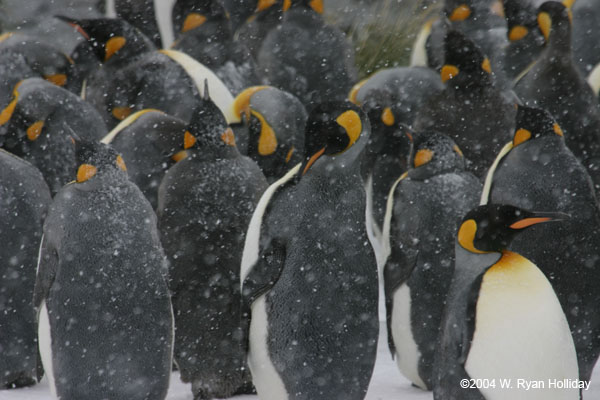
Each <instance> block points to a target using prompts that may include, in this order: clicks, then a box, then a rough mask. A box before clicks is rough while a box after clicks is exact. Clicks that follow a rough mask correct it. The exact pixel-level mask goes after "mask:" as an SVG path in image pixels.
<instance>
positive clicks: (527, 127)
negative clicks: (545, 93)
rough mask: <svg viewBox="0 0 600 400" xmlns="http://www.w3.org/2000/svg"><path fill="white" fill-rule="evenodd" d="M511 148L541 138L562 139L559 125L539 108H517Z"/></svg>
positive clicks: (546, 112)
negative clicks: (557, 137)
mask: <svg viewBox="0 0 600 400" xmlns="http://www.w3.org/2000/svg"><path fill="white" fill-rule="evenodd" d="M515 126H516V129H515V134H514V136H513V146H515V147H516V146H518V145H520V144H521V143H524V142H526V141H528V140H530V139H535V138H538V137H542V136H551V137H556V136H559V137H563V131H562V129H561V128H560V125H558V123H557V122H556V121H555V120H554V118H552V116H551V115H550V113H549V112H548V111H546V110H542V109H540V108H530V107H525V106H518V110H517V118H516V124H515Z"/></svg>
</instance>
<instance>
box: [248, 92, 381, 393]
mask: <svg viewBox="0 0 600 400" xmlns="http://www.w3.org/2000/svg"><path fill="white" fill-rule="evenodd" d="M369 130H370V127H369V121H368V118H367V116H366V115H365V113H364V112H363V111H362V110H360V109H359V108H358V107H356V106H355V105H353V104H352V103H349V102H345V103H344V102H342V103H340V102H333V103H325V104H321V105H319V106H318V107H316V108H315V109H313V111H312V112H311V113H310V114H309V117H308V123H307V128H306V133H305V137H306V153H307V154H309V155H310V156H309V157H306V159H305V161H304V162H303V163H302V164H298V165H296V166H295V167H294V168H292V169H291V170H290V171H289V172H288V173H287V174H286V175H284V176H283V177H282V178H281V179H280V180H278V181H276V182H275V183H273V184H272V185H271V186H270V187H269V188H268V189H267V191H266V192H265V194H264V195H263V197H262V198H261V200H260V202H259V203H258V206H257V208H256V211H255V212H254V215H253V216H252V220H251V222H250V225H249V227H248V233H247V235H246V242H245V245H244V255H243V257H242V267H241V268H242V269H241V282H242V295H243V301H244V306H245V307H246V311H247V312H248V313H249V315H247V317H249V318H250V320H249V321H248V323H249V353H248V364H249V366H250V371H251V372H252V378H253V382H254V385H255V386H256V390H257V392H258V396H259V397H260V398H261V399H264V400H284V399H289V400H291V399H295V400H300V399H302V400H308V399H310V400H321V399H323V400H324V399H328V400H329V399H346V400H362V399H364V397H365V394H366V391H367V387H368V384H369V381H370V378H371V374H372V372H373V367H374V364H375V355H376V344H377V337H378V332H379V322H378V316H377V297H378V283H377V265H376V261H375V256H374V253H373V251H372V249H371V246H370V245H369V242H368V239H367V234H366V229H365V224H364V210H365V192H364V189H363V185H362V179H361V176H360V163H361V160H360V158H361V154H362V153H363V151H364V148H365V146H366V142H367V140H368V138H369Z"/></svg>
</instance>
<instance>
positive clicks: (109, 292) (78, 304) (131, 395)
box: [34, 140, 173, 400]
mask: <svg viewBox="0 0 600 400" xmlns="http://www.w3.org/2000/svg"><path fill="white" fill-rule="evenodd" d="M76 154H77V161H78V168H77V180H76V181H75V182H73V183H71V184H69V185H67V186H65V187H64V188H63V189H62V190H61V191H60V192H59V193H57V194H56V196H55V198H54V201H53V203H52V205H51V207H50V211H49V212H48V217H47V218H46V221H45V223H44V236H43V238H42V244H41V248H40V256H39V264H38V273H37V281H36V285H35V292H34V303H35V306H36V307H37V310H38V326H39V328H38V337H39V346H40V354H41V356H42V362H43V365H44V370H45V371H46V374H47V376H48V380H49V382H50V389H51V391H52V394H53V396H54V397H56V398H61V399H90V400H101V399H107V398H112V399H139V400H149V399H156V400H162V399H164V398H165V397H166V394H167V389H168V386H169V378H170V376H171V367H172V345H173V313H172V309H171V301H170V299H169V292H168V289H167V284H166V282H165V276H164V273H165V272H166V271H165V259H164V253H163V250H162V247H161V244H160V241H159V236H158V230H157V228H156V216H155V214H154V211H153V210H152V207H150V204H149V203H148V201H147V200H146V198H145V197H144V195H143V194H142V192H141V191H140V190H139V189H138V187H137V186H136V185H135V184H134V183H133V182H131V181H129V179H128V178H127V172H126V167H125V163H124V162H123V159H122V158H121V156H120V155H118V154H117V153H116V152H115V151H114V150H112V148H110V147H108V146H107V145H104V144H100V143H92V142H86V141H81V140H76Z"/></svg>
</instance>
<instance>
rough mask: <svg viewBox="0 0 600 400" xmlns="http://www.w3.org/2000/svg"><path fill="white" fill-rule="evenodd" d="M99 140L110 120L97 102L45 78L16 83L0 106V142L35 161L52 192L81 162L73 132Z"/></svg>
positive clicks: (54, 191)
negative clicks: (104, 118) (105, 119)
mask: <svg viewBox="0 0 600 400" xmlns="http://www.w3.org/2000/svg"><path fill="white" fill-rule="evenodd" d="M71 130H73V131H75V132H76V133H77V134H79V135H80V136H81V137H82V138H84V139H87V140H95V141H97V140H100V139H102V137H104V135H106V126H105V125H104V122H103V121H102V118H101V117H100V115H99V114H98V113H97V112H96V110H95V109H94V107H92V106H91V105H90V104H88V103H86V102H85V101H83V100H82V99H80V98H79V97H78V96H76V95H75V94H73V93H71V92H69V91H68V90H65V89H63V88H61V87H59V86H56V85H54V84H52V83H50V82H48V81H46V80H43V79H40V78H30V79H26V80H24V81H22V82H19V83H18V84H17V85H15V88H14V89H13V91H12V100H11V102H10V103H9V104H8V106H6V107H5V108H4V109H3V110H2V111H0V144H1V146H2V147H3V148H4V149H5V150H8V151H10V152H11V153H13V154H16V155H17V156H19V157H22V158H23V159H25V160H27V161H29V162H30V163H32V164H33V165H35V166H36V167H37V168H38V169H39V170H40V171H41V172H42V174H43V175H44V178H45V179H46V182H47V183H48V186H49V187H50V190H51V192H52V194H53V195H54V194H55V193H56V192H58V190H59V189H60V188H61V187H62V186H63V185H65V184H66V183H67V182H69V181H71V179H72V176H73V171H74V169H75V167H76V162H75V152H74V149H73V146H72V144H71V142H70V140H69V133H70V132H71Z"/></svg>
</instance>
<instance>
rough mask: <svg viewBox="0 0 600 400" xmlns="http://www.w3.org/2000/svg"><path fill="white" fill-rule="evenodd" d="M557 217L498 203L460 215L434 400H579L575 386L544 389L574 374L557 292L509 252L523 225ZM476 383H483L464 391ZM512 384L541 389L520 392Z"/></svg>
mask: <svg viewBox="0 0 600 400" xmlns="http://www.w3.org/2000/svg"><path fill="white" fill-rule="evenodd" d="M564 218H567V216H566V215H565V214H561V213H543V212H529V211H526V210H523V209H520V208H516V207H513V206H508V205H497V204H493V205H492V204H491V205H484V206H479V207H477V208H475V209H473V210H471V211H470V212H469V213H467V215H466V216H465V217H464V219H463V220H462V223H461V225H460V228H459V229H458V234H457V240H456V245H455V255H456V261H455V271H454V277H453V279H452V283H451V285H450V291H449V293H448V297H447V302H446V311H445V314H444V318H443V320H442V325H441V333H440V344H439V348H438V350H437V362H436V385H435V387H434V392H433V394H434V399H435V400H475V399H477V400H481V399H486V400H504V399H507V398H510V399H528V400H533V399H535V400H542V399H543V400H554V399H556V400H559V399H560V400H577V399H579V390H578V389H577V388H564V389H560V388H552V387H550V385H549V384H548V385H547V384H546V383H548V381H549V380H551V379H556V380H558V381H562V380H564V379H569V380H577V378H578V376H579V374H578V369H577V356H576V354H575V346H574V345H573V339H572V337H571V331H570V329H569V325H568V323H567V320H566V318H565V314H564V312H563V310H562V308H561V306H560V303H559V301H558V299H557V297H556V293H555V292H554V290H553V289H552V286H551V284H550V282H549V281H548V279H547V278H546V276H545V275H544V274H543V273H542V271H540V269H539V268H538V266H537V265H536V264H534V263H533V262H531V261H530V260H528V259H527V258H525V257H524V256H523V255H521V254H519V253H516V252H514V251H512V250H509V249H510V248H511V244H512V242H513V241H514V242H518V241H519V239H520V236H521V234H522V233H523V232H525V231H526V230H527V229H528V228H529V227H533V226H535V225H537V224H540V223H544V222H545V223H548V224H553V225H558V224H560V222H558V221H560V220H562V219H564ZM550 221H557V222H550ZM530 245H533V246H535V245H540V243H535V244H534V243H530ZM542 245H544V243H542ZM548 250H549V251H552V249H551V248H549V249H548ZM479 379H481V380H482V381H483V380H486V381H487V382H489V385H488V384H485V385H483V384H482V385H481V386H482V387H481V388H470V387H467V388H464V385H465V382H466V384H467V386H470V384H471V382H474V381H475V380H479ZM518 379H523V380H525V381H527V382H534V381H537V382H544V387H542V388H539V389H535V390H530V391H527V390H524V389H523V388H522V387H520V386H519V384H518ZM502 382H508V385H507V384H506V383H504V384H503V383H502ZM503 385H504V386H503Z"/></svg>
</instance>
